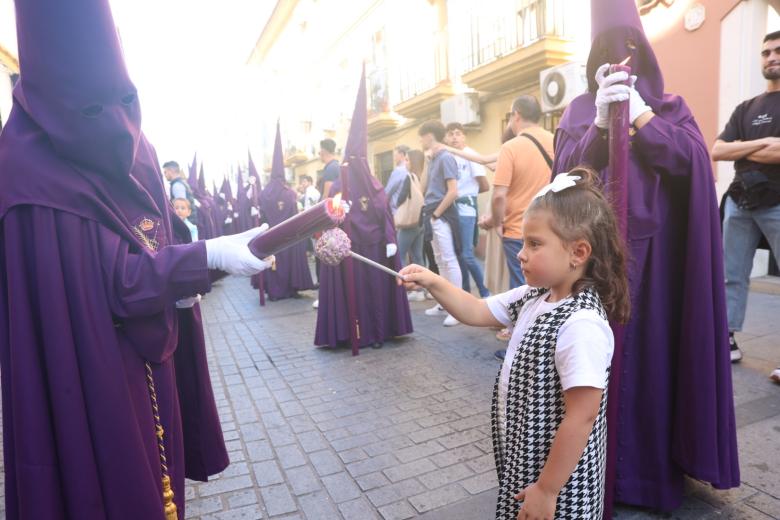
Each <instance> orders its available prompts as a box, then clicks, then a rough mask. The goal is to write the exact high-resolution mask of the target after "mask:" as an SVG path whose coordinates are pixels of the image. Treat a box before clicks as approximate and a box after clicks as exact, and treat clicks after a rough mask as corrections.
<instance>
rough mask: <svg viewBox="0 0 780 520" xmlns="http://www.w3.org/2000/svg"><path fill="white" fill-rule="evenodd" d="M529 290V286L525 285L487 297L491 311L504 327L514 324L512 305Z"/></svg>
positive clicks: (486, 301) (486, 300)
mask: <svg viewBox="0 0 780 520" xmlns="http://www.w3.org/2000/svg"><path fill="white" fill-rule="evenodd" d="M528 290H529V287H528V286H527V285H523V286H521V287H518V288H516V289H510V290H508V291H507V292H504V293H501V294H496V295H494V296H490V297H488V298H485V303H487V306H488V309H490V312H491V313H492V314H493V317H494V318H495V319H496V320H498V321H499V322H500V323H501V324H502V325H503V326H504V327H512V326H514V320H513V319H512V309H511V308H510V307H511V306H512V304H513V303H515V302H516V301H518V300H520V299H522V298H523V296H525V295H526V293H527V292H528Z"/></svg>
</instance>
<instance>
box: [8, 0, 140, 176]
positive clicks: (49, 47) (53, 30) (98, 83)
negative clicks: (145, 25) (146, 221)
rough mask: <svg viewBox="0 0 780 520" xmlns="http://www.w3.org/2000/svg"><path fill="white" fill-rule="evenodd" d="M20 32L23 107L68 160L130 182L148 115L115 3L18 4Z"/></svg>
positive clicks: (19, 98) (50, 0)
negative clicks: (118, 28) (144, 116)
mask: <svg viewBox="0 0 780 520" xmlns="http://www.w3.org/2000/svg"><path fill="white" fill-rule="evenodd" d="M16 27H17V38H18V41H19V66H20V71H21V75H20V81H19V84H18V85H17V87H16V89H15V90H14V98H15V99H16V102H17V103H18V105H19V106H20V107H22V109H23V110H24V111H25V112H26V113H27V115H28V116H29V117H30V118H31V119H32V120H33V121H34V122H35V123H36V124H37V125H38V126H39V127H40V128H41V129H42V130H43V131H44V132H45V133H46V135H47V136H48V138H49V140H50V141H51V143H52V146H53V147H54V149H55V151H56V152H57V153H58V154H59V155H60V156H61V157H64V158H66V159H68V160H69V161H71V162H73V163H76V164H78V165H79V166H81V167H83V168H84V169H86V170H89V171H94V172H97V173H99V174H101V175H104V176H107V177H123V176H124V177H126V176H127V175H128V174H129V173H130V170H131V168H132V166H133V163H134V161H135V155H136V152H137V150H138V143H139V141H140V139H141V109H140V105H139V103H138V98H137V95H136V89H135V86H134V85H133V82H132V81H130V77H129V76H128V73H127V68H126V67H125V61H124V57H123V55H122V49H121V46H120V43H119V37H118V34H117V31H116V26H115V25H114V19H113V17H112V15H111V10H110V8H109V5H108V2H107V1H106V0H68V1H67V2H62V1H55V0H24V1H17V2H16Z"/></svg>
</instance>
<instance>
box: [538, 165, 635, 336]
mask: <svg viewBox="0 0 780 520" xmlns="http://www.w3.org/2000/svg"><path fill="white" fill-rule="evenodd" d="M569 175H570V176H575V177H580V180H578V181H577V185H576V186H574V187H571V188H567V189H564V190H561V191H559V192H557V193H556V192H552V191H550V192H548V193H546V194H545V195H543V196H541V197H537V198H536V199H534V201H533V202H532V203H531V205H530V207H529V208H528V212H532V211H538V210H547V211H549V212H551V213H552V215H553V218H552V219H551V223H550V226H551V228H552V230H553V232H554V233H555V234H556V235H558V237H560V239H561V240H563V242H564V243H572V242H574V241H576V240H585V241H587V242H588V243H589V244H590V247H591V250H592V252H591V255H590V258H589V259H588V263H587V265H586V266H585V275H584V276H583V277H582V278H580V279H579V280H578V281H577V283H576V284H575V285H574V288H573V292H574V293H575V294H577V293H580V292H581V291H583V290H585V289H587V288H590V287H592V288H594V289H595V290H596V292H598V294H599V297H600V298H601V303H602V304H603V305H604V308H605V309H606V311H607V315H608V316H609V318H610V319H611V320H613V321H616V322H618V323H626V322H627V321H628V319H629V317H630V314H631V297H630V294H629V288H628V275H627V274H626V263H627V261H626V249H625V244H624V242H623V239H622V238H621V236H620V230H619V228H618V223H617V217H616V216H615V212H614V211H613V209H612V206H611V204H610V203H609V201H608V200H607V198H606V197H605V196H604V193H603V191H602V188H601V181H600V179H599V176H598V174H597V173H596V172H595V171H593V170H591V169H590V168H587V167H583V166H579V167H577V168H575V169H573V170H572V171H570V172H569Z"/></svg>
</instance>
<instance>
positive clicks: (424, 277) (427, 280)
mask: <svg viewBox="0 0 780 520" xmlns="http://www.w3.org/2000/svg"><path fill="white" fill-rule="evenodd" d="M400 274H401V275H402V276H403V277H404V279H405V281H402V280H400V279H399V280H398V285H403V286H404V287H406V290H407V291H412V290H415V289H420V288H421V287H424V288H428V287H429V286H430V285H431V284H432V283H433V281H434V280H435V279H436V274H435V273H433V272H432V271H429V270H428V269H426V268H424V267H422V266H419V265H416V264H411V265H407V266H406V267H404V268H403V269H401V271H400Z"/></svg>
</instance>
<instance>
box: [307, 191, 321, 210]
mask: <svg viewBox="0 0 780 520" xmlns="http://www.w3.org/2000/svg"><path fill="white" fill-rule="evenodd" d="M319 201H320V192H319V191H317V188H315V187H314V186H309V187H308V188H306V191H305V192H304V194H303V209H309V208H310V207H312V206H314V205H315V204H317V203H318V202H319Z"/></svg>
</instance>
